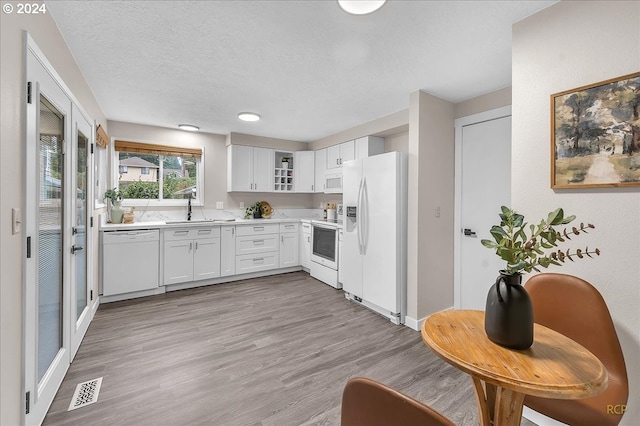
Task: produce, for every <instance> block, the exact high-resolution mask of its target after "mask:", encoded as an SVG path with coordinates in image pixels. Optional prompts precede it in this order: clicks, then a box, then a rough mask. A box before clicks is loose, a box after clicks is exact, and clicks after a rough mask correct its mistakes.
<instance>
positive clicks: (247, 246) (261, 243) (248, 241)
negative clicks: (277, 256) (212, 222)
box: [236, 234, 280, 255]
mask: <svg viewBox="0 0 640 426" xmlns="http://www.w3.org/2000/svg"><path fill="white" fill-rule="evenodd" d="M279 239H280V235H279V234H271V235H261V236H249V235H245V236H242V237H241V236H237V237H236V254H237V255H242V254H253V253H264V252H269V251H278V248H279V246H278V241H279Z"/></svg>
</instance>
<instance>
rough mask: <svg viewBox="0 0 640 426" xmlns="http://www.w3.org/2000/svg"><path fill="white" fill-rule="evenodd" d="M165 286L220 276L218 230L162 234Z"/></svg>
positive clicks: (168, 231) (166, 232) (173, 231)
mask: <svg viewBox="0 0 640 426" xmlns="http://www.w3.org/2000/svg"><path fill="white" fill-rule="evenodd" d="M163 259H164V262H163V265H164V271H163V283H164V285H169V284H179V283H185V282H190V281H199V280H204V279H208V278H217V277H219V276H220V227H208V228H191V229H168V230H165V231H164V255H163Z"/></svg>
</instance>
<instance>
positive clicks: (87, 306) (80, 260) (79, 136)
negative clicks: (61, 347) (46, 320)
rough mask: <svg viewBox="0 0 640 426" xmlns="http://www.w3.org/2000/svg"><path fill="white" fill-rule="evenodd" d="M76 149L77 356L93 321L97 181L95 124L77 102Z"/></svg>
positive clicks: (73, 216) (73, 224)
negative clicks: (92, 216) (93, 212)
mask: <svg viewBox="0 0 640 426" xmlns="http://www.w3.org/2000/svg"><path fill="white" fill-rule="evenodd" d="M71 117H72V119H73V139H72V143H73V149H72V150H71V164H72V173H71V185H70V186H71V188H73V189H72V191H73V194H70V195H71V197H70V198H71V200H72V201H71V203H72V207H71V212H72V213H71V215H70V216H71V218H70V219H71V223H70V226H71V241H70V244H71V268H70V270H69V272H70V275H71V286H70V290H71V359H73V357H75V354H76V352H78V348H79V347H80V342H82V338H83V337H84V334H85V333H86V331H87V328H88V327H89V322H90V321H91V287H90V280H89V274H88V272H89V262H88V260H89V257H88V254H89V251H90V250H89V248H90V247H92V244H91V243H92V239H91V236H92V233H91V232H90V228H89V220H90V211H89V210H90V208H91V206H90V204H89V200H92V199H93V194H92V193H91V189H92V187H93V186H92V185H89V182H93V178H92V170H93V168H92V167H89V162H90V158H91V157H90V155H89V154H90V151H91V146H92V142H93V140H92V135H93V134H94V132H93V126H92V125H91V123H90V122H89V120H88V119H87V118H86V117H84V115H83V114H82V113H81V112H80V111H79V109H78V107H77V106H76V105H75V104H74V105H73V106H72V114H71Z"/></svg>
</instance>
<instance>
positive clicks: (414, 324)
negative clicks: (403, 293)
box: [404, 315, 427, 331]
mask: <svg viewBox="0 0 640 426" xmlns="http://www.w3.org/2000/svg"><path fill="white" fill-rule="evenodd" d="M426 318H427V317H424V318H421V319H419V320H416V319H415V318H411V317H410V316H409V315H405V317H404V325H406V326H407V327H409V328H410V329H412V330H415V331H420V327H422V323H423V322H424V320H425V319H426Z"/></svg>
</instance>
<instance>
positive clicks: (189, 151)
mask: <svg viewBox="0 0 640 426" xmlns="http://www.w3.org/2000/svg"><path fill="white" fill-rule="evenodd" d="M114 147H115V150H116V151H124V152H137V153H140V154H155V155H170V156H174V157H201V156H202V149H201V148H183V147H178V146H168V145H156V144H152V143H143V142H131V141H119V140H116V141H115V144H114Z"/></svg>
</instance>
